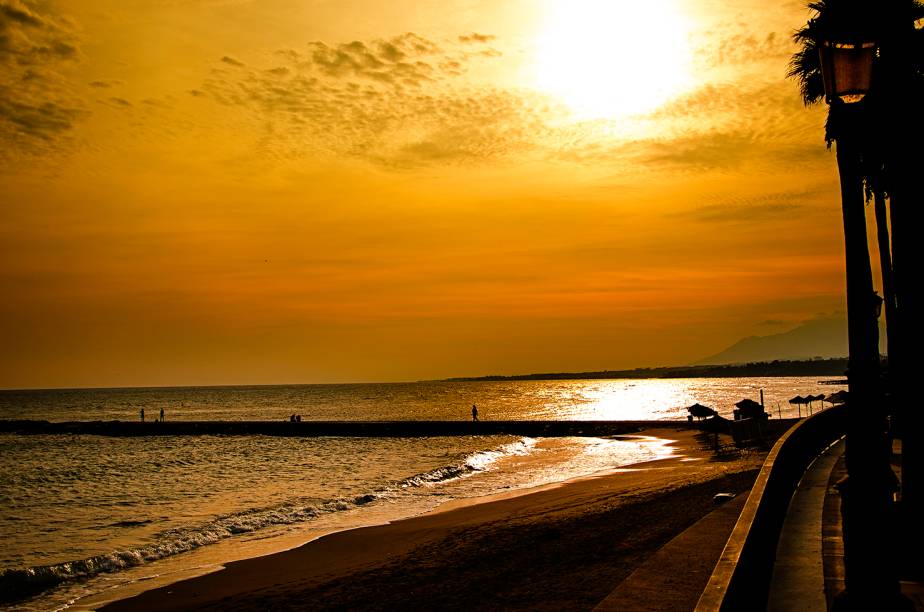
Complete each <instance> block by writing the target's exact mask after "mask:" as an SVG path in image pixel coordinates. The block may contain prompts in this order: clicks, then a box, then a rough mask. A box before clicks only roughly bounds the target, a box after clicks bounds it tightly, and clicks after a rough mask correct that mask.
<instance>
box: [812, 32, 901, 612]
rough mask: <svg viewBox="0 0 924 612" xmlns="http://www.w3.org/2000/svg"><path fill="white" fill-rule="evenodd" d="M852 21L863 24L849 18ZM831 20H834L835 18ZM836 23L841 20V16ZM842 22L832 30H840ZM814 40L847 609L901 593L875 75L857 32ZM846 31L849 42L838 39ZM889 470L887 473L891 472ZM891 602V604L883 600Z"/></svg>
mask: <svg viewBox="0 0 924 612" xmlns="http://www.w3.org/2000/svg"><path fill="white" fill-rule="evenodd" d="M850 23H852V24H862V23H863V22H862V20H861V19H852V20H851V21H850ZM832 25H833V24H832ZM840 25H844V24H843V22H841V24H840ZM843 31H844V29H843V28H839V29H838V30H834V31H830V33H832V34H838V33H839V32H843ZM837 38H838V37H837V36H831V38H830V39H829V40H821V41H818V52H819V59H820V60H821V62H820V63H821V72H822V81H823V83H824V88H825V100H826V101H827V103H828V104H829V105H830V106H831V115H830V118H829V121H832V120H833V121H834V123H835V124H836V128H835V130H834V140H835V141H836V142H837V149H836V152H837V163H838V170H839V174H840V184H841V205H842V208H843V217H844V242H845V254H846V272H847V336H848V345H849V359H848V385H849V388H850V400H849V402H848V405H847V474H848V479H847V480H848V481H849V486H847V483H842V486H840V487H839V489H840V490H841V496H842V497H841V516H842V518H843V537H844V561H845V568H844V569H845V576H844V578H845V584H846V587H847V593H846V594H847V597H848V598H849V601H850V603H849V604H848V605H849V606H850V607H851V608H852V609H863V608H865V607H869V606H870V605H873V604H874V603H876V602H889V601H894V598H896V597H899V596H900V591H899V589H898V580H897V578H896V574H895V571H894V566H892V557H893V555H891V554H890V551H889V546H890V545H891V544H892V542H893V541H894V539H893V538H891V537H890V534H889V530H890V518H891V513H892V508H891V502H892V488H893V484H894V482H893V481H894V474H893V473H892V472H891V467H890V466H889V453H890V451H891V449H889V448H888V441H887V437H886V424H885V414H884V412H883V410H882V397H881V394H880V388H879V375H880V372H879V326H878V318H879V314H880V313H879V309H880V308H881V303H882V302H881V299H879V298H878V295H876V293H875V292H874V291H873V278H872V270H871V265H870V256H869V246H868V244H869V243H868V239H867V230H866V214H865V211H864V208H865V198H864V193H863V180H864V174H863V168H862V159H863V156H864V153H865V151H864V150H863V138H862V136H861V134H862V132H863V130H864V129H866V125H865V124H866V122H867V121H868V115H867V113H868V109H867V108H866V107H867V105H866V104H860V102H862V101H863V100H864V99H865V98H866V96H867V94H869V92H870V89H871V86H872V80H873V78H872V77H873V74H872V73H873V60H874V59H875V57H876V44H875V43H873V42H870V41H868V40H863V39H862V38H861V37H855V36H844V37H843V38H842V39H841V41H838V40H837ZM844 38H846V39H847V40H848V41H849V42H842V41H843V39H844ZM890 476H891V479H890V478H889V477H890ZM887 607H888V606H887Z"/></svg>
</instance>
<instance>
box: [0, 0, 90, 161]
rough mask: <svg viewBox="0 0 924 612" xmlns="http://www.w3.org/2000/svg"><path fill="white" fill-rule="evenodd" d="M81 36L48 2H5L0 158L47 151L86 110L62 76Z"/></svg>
mask: <svg viewBox="0 0 924 612" xmlns="http://www.w3.org/2000/svg"><path fill="white" fill-rule="evenodd" d="M78 57H79V50H78V41H77V36H76V34H74V32H73V31H72V28H71V26H70V25H69V23H68V22H67V21H66V20H64V19H63V18H60V17H59V16H56V15H54V14H52V13H51V12H50V11H49V10H47V8H46V3H40V2H30V1H25V0H22V1H21V0H0V150H2V151H3V152H0V159H3V160H4V161H7V160H9V159H11V158H13V157H15V156H16V155H18V154H20V153H22V152H26V153H28V152H47V151H49V150H51V149H54V148H55V146H56V145H57V144H59V143H58V142H57V141H59V140H60V139H61V137H62V136H63V135H64V134H66V133H67V132H68V131H69V130H70V129H71V128H72V127H73V126H74V123H75V122H76V121H77V120H78V119H79V118H80V117H81V116H83V115H84V114H85V113H86V111H85V110H84V109H83V108H82V105H81V104H80V103H79V102H78V101H77V100H76V98H75V96H73V95H72V94H70V93H68V88H67V87H66V86H65V85H66V82H65V80H64V79H63V78H62V77H61V76H60V75H59V73H58V72H57V70H58V68H59V66H60V65H61V64H63V63H66V62H70V61H73V60H76V59H77V58H78Z"/></svg>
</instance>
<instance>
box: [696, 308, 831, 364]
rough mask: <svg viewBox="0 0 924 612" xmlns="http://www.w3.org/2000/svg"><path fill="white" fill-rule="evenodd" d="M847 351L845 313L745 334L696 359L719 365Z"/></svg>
mask: <svg viewBox="0 0 924 612" xmlns="http://www.w3.org/2000/svg"><path fill="white" fill-rule="evenodd" d="M846 355H847V319H846V318H844V316H843V315H839V316H832V317H819V318H817V319H811V320H809V321H806V322H804V323H802V324H801V325H799V326H798V327H796V328H794V329H791V330H789V331H787V332H783V333H779V334H772V335H769V336H749V337H747V338H742V339H741V340H739V341H738V342H736V343H734V344H733V345H731V346H730V347H728V348H727V349H725V350H723V351H721V352H719V353H716V354H715V355H711V356H709V357H705V358H703V359H700V360H698V361H695V362H693V364H692V365H705V364H710V365H718V364H731V363H751V362H755V361H774V360H777V359H781V360H782V359H813V358H815V357H844V356H846Z"/></svg>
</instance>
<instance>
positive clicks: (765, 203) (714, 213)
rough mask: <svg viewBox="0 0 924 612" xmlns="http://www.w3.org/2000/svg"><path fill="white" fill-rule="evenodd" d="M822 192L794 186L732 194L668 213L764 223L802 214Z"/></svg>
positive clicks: (718, 220)
mask: <svg viewBox="0 0 924 612" xmlns="http://www.w3.org/2000/svg"><path fill="white" fill-rule="evenodd" d="M825 193H826V192H825V191H822V190H820V189H818V190H794V191H779V192H774V193H765V194H761V195H759V196H753V197H742V198H731V199H725V200H722V201H718V202H711V203H708V204H704V205H702V206H698V207H696V208H691V209H689V210H685V211H681V212H676V213H672V214H670V215H668V217H672V218H680V219H689V220H693V221H697V222H700V223H712V224H745V223H749V224H765V223H766V222H767V221H770V220H772V219H786V218H790V217H792V216H794V215H800V214H804V213H805V211H806V210H807V209H808V208H809V204H810V203H812V202H814V201H815V200H817V198H818V197H820V196H822V195H824V194H825Z"/></svg>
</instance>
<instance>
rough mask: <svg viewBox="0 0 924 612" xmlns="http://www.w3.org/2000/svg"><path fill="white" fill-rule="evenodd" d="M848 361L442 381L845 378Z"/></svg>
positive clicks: (772, 362) (793, 362)
mask: <svg viewBox="0 0 924 612" xmlns="http://www.w3.org/2000/svg"><path fill="white" fill-rule="evenodd" d="M846 371H847V358H846V357H835V358H830V359H804V360H779V361H760V362H754V363H740V364H730V365H693V366H672V367H667V366H662V367H656V368H635V369H632V370H602V371H598V372H549V373H542V374H516V375H513V376H501V375H490V376H466V377H456V378H446V379H443V380H445V381H447V382H477V381H504V380H588V379H589V380H593V379H625V378H750V377H757V376H844V373H845V372H846Z"/></svg>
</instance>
